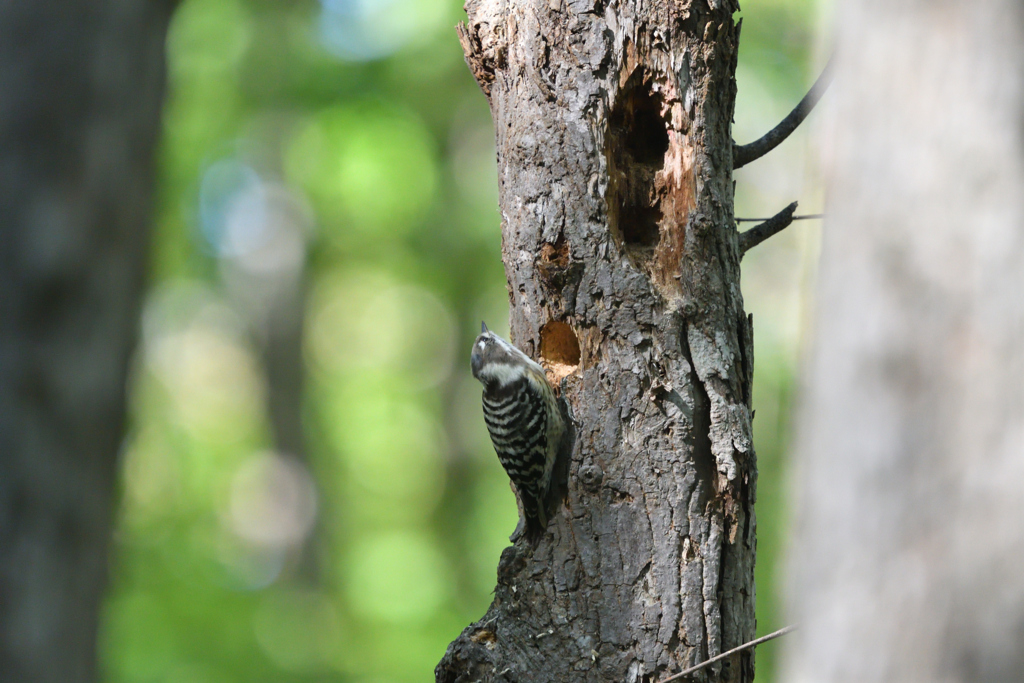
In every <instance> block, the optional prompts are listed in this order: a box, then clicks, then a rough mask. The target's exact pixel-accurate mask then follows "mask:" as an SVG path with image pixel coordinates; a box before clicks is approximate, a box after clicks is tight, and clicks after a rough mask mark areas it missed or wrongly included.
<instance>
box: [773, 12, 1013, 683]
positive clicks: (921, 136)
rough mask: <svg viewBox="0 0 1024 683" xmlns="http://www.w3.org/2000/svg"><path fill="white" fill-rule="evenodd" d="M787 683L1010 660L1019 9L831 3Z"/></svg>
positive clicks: (984, 675) (982, 670)
mask: <svg viewBox="0 0 1024 683" xmlns="http://www.w3.org/2000/svg"><path fill="white" fill-rule="evenodd" d="M836 26H837V27H839V52H838V56H839V70H838V73H837V77H836V78H837V80H836V87H837V90H836V92H835V96H836V98H837V99H836V100H834V105H835V108H834V110H833V117H832V119H831V133H832V135H831V136H830V137H829V148H830V149H831V156H830V158H829V159H827V160H826V163H827V167H828V168H829V169H830V171H829V187H830V195H829V200H828V208H827V212H828V225H827V231H826V234H825V241H824V251H823V254H822V263H821V269H820V270H821V276H820V282H819V289H818V303H817V319H816V332H815V340H814V345H815V347H814V352H813V355H812V357H811V363H810V368H809V369H810V378H809V384H808V387H807V390H806V394H805V397H804V408H803V411H802V424H801V427H800V430H799V433H800V436H799V440H798V449H799V456H800V457H799V463H800V467H801V468H802V472H801V478H800V485H799V489H800V495H801V497H802V504H800V505H799V507H798V509H799V516H798V540H799V543H798V552H797V553H796V555H795V558H794V560H793V562H792V572H793V577H792V586H791V603H792V607H793V615H792V616H793V618H794V619H795V620H798V621H799V622H800V623H801V624H802V625H803V628H802V629H801V631H800V633H799V635H798V636H796V640H793V641H791V642H790V645H791V647H790V649H789V651H788V657H787V664H786V667H785V671H786V673H787V676H786V680H789V681H799V682H803V681H808V682H809V681H814V682H815V683H828V682H839V681H850V682H853V681H856V682H857V683H872V682H874V681H900V682H901V683H902V682H906V683H914V682H916V681H979V682H981V681H993V682H994V681H1019V680H1021V678H1022V676H1024V674H1022V672H1024V569H1022V567H1024V8H1022V7H1021V5H1020V3H1018V2H1012V1H1010V0H984V1H983V2H968V1H967V0H961V1H960V2H954V1H948V2H938V3H922V2H911V1H910V0H897V1H895V2H893V1H891V0H886V1H885V2H882V0H846V1H845V2H842V3H841V4H840V8H839V12H838V14H837V17H836Z"/></svg>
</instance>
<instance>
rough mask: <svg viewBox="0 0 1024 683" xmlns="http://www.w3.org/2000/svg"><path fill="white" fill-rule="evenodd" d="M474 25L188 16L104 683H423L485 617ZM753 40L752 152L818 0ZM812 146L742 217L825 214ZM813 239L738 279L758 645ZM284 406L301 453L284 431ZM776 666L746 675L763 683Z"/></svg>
mask: <svg viewBox="0 0 1024 683" xmlns="http://www.w3.org/2000/svg"><path fill="white" fill-rule="evenodd" d="M462 16H463V14H462V11H461V8H460V7H459V4H458V3H457V2H456V1H453V0H322V2H319V3H317V2H312V1H305V2H280V1H275V0H184V2H183V3H182V5H181V6H180V8H179V10H178V12H177V14H176V16H175V18H174V22H173V25H172V29H171V33H170V36H169V39H168V54H169V94H168V100H167V104H166V109H165V126H166V128H165V133H164V140H163V144H162V152H161V162H160V164H161V165H160V191H159V200H158V205H157V207H156V211H157V230H156V235H155V240H154V245H153V247H154V248H153V264H152V271H153V273H154V276H153V282H152V290H151V294H150V296H149V298H148V303H147V306H146V311H145V316H144V323H143V342H142V344H141V346H140V349H139V353H138V356H137V359H136V363H135V366H134V373H133V380H132V387H131V423H132V429H131V433H130V436H129V438H128V440H127V442H126V446H125V451H124V458H123V461H124V467H123V477H122V482H123V484H122V500H121V508H120V513H119V525H118V531H117V535H116V539H115V547H114V548H113V576H112V587H111V591H110V593H109V598H108V600H107V603H106V607H105V614H104V621H103V629H102V652H101V657H102V662H103V669H104V672H105V673H104V676H105V679H106V680H107V681H109V682H110V683H151V682H152V683H156V682H160V683H233V682H235V681H237V682H239V683H242V682H246V683H258V682H260V681H282V682H290V681H295V682H313V681H317V682H326V681H363V682H366V683H370V682H375V683H376V682H380V683H384V682H392V681H394V682H402V681H425V680H431V678H432V670H433V667H434V665H435V664H436V663H437V661H438V660H439V659H440V657H441V655H442V653H443V651H444V648H445V647H446V645H447V643H448V642H449V641H450V640H452V639H453V638H454V637H455V636H456V635H457V634H458V633H459V631H460V630H461V629H462V628H463V627H464V626H465V625H466V624H468V623H469V622H470V621H472V620H474V619H476V618H478V617H479V616H480V615H481V614H482V613H483V612H484V610H485V608H486V606H487V604H488V603H489V600H490V592H491V589H492V588H493V584H494V580H495V567H496V564H497V559H498V555H499V553H500V552H501V550H502V548H503V547H504V546H505V545H506V544H507V537H508V534H509V533H510V532H511V531H512V529H513V528H514V526H515V522H516V508H515V502H514V499H513V496H512V493H511V491H510V490H509V487H508V484H507V479H506V477H505V475H504V473H503V472H502V470H501V467H500V465H499V464H498V461H497V459H496V458H495V456H494V453H493V450H492V449H491V446H490V444H489V441H488V439H487V435H486V432H485V431H484V429H483V422H482V420H481V416H480V409H479V393H480V392H479V388H478V387H477V386H476V384H475V383H474V381H473V380H472V378H471V377H470V375H469V372H468V362H467V358H468V348H469V345H470V343H471V342H472V339H473V337H474V336H475V334H476V332H477V330H478V328H479V321H480V320H481V319H485V320H487V322H488V324H489V325H490V326H491V328H492V329H495V330H496V331H498V332H499V333H507V324H508V323H507V297H506V293H505V281H504V273H503V270H502V265H501V259H500V233H499V215H498V211H497V182H496V171H495V161H494V143H493V131H492V127H491V121H490V116H489V112H488V109H487V105H486V102H485V100H484V97H483V95H482V94H481V93H480V92H479V90H478V89H477V86H476V85H475V83H474V82H473V80H472V78H471V77H470V75H469V72H468V70H467V69H466V67H465V65H464V63H463V61H462V54H461V50H460V48H459V45H458V42H457V40H456V38H455V34H454V31H453V30H452V27H453V26H454V24H455V23H456V22H457V21H459V20H460V19H461V18H462ZM741 16H742V17H743V38H742V48H741V52H740V67H739V74H738V79H739V93H740V94H739V104H738V108H737V115H736V128H735V137H736V139H737V140H739V141H741V142H746V141H749V140H751V139H753V138H755V137H757V136H758V135H760V134H761V133H763V132H764V131H765V130H767V129H768V128H769V127H771V126H772V125H774V123H775V122H777V121H778V120H779V119H780V118H781V117H782V116H783V115H784V114H785V113H786V112H787V111H788V110H789V108H790V107H791V106H792V105H793V104H794V103H795V102H796V101H797V100H798V99H799V97H800V96H801V95H802V94H803V91H804V89H805V87H806V85H807V84H808V83H809V82H810V80H811V79H812V77H813V75H814V74H813V73H812V72H811V46H812V35H813V31H812V26H813V24H814V17H815V14H814V7H813V6H812V3H811V2H810V0H784V1H783V0H747V1H746V2H745V3H744V8H743V12H742V13H741ZM806 149H807V137H806V133H805V132H801V133H798V135H796V136H794V138H792V139H791V140H790V141H788V142H787V143H786V144H785V145H783V147H781V148H780V149H779V150H778V151H777V152H776V153H774V154H773V155H771V156H770V157H768V158H766V159H764V160H761V161H758V162H756V163H755V164H753V165H752V166H751V167H748V168H746V169H743V170H741V171H740V172H739V173H738V174H737V181H738V184H737V215H741V216H743V215H746V216H750V215H770V214H771V213H774V212H775V211H777V210H778V209H779V208H781V207H782V206H784V205H785V204H786V203H788V202H789V201H792V200H793V199H799V200H801V211H804V210H806V211H814V210H817V209H818V208H820V206H819V204H818V201H819V200H818V194H819V192H818V189H817V184H816V182H815V181H814V172H813V168H812V167H811V166H810V165H809V164H808V162H807V161H806V159H807V154H806ZM814 231H815V227H814V226H812V225H809V224H806V223H804V224H798V225H797V226H795V227H794V228H791V229H790V230H789V231H787V232H786V233H783V234H782V235H780V236H779V237H777V238H775V239H774V240H772V241H771V242H769V243H767V244H766V245H764V246H762V247H760V248H759V249H758V250H756V251H755V252H753V253H752V254H751V255H748V257H747V258H746V259H745V261H744V295H745V297H746V301H747V306H748V310H751V311H752V312H753V313H754V316H755V331H756V354H757V375H756V379H755V385H754V386H755V391H754V402H755V408H756V413H757V417H756V420H755V423H754V425H755V439H756V445H757V451H758V456H759V463H760V481H759V496H758V503H757V514H758V522H759V524H758V527H759V536H760V543H759V558H758V565H757V583H758V623H759V629H758V630H759V632H767V631H768V630H771V629H773V628H777V627H778V626H780V625H782V622H781V617H780V615H779V614H778V604H779V603H778V599H777V590H776V586H775V575H776V565H777V559H778V558H779V557H780V548H781V545H782V543H783V542H784V538H785V508H784V501H783V499H784V491H783V486H782V482H783V473H784V465H785V448H786V444H787V439H788V431H787V425H788V421H789V412H790V404H791V396H792V385H793V379H792V378H793V371H794V366H795V359H796V354H797V348H798V344H799V334H800V329H801V327H802V325H801V323H802V320H801V316H802V315H803V314H802V310H803V309H802V305H801V304H802V298H801V292H802V291H804V290H805V289H806V281H807V279H808V278H809V277H810V276H811V275H812V273H811V264H813V261H814V257H815V255H816V234H815V232H814ZM282 368H283V370H282ZM289 368H290V369H291V371H292V372H291V374H292V375H295V376H297V377H299V378H301V380H302V382H303V384H302V386H301V387H299V386H298V385H297V384H296V383H295V382H294V381H293V382H291V383H289V382H288V381H286V380H287V377H289V376H291V375H289V372H288V370H289ZM282 373H283V374H282ZM282 376H283V377H285V378H286V380H285V381H282V380H281V379H280V377H282ZM275 378H277V379H275ZM300 389H301V393H299V391H300ZM298 396H301V400H300V401H295V400H290V398H294V397H298ZM289 403H290V404H295V405H299V406H301V410H300V413H298V414H297V417H298V418H299V419H301V423H302V425H303V429H302V436H303V439H302V440H301V441H299V442H296V441H295V440H294V439H293V440H291V442H289V441H288V439H284V438H282V434H281V433H280V432H281V431H283V430H284V428H283V427H281V426H280V425H281V424H282V423H281V422H280V421H279V419H285V418H286V417H287V416H286V415H285V418H279V419H278V420H277V421H276V419H275V417H274V416H275V414H276V413H275V410H277V411H279V412H280V411H281V410H282V408H281V405H282V404H284V405H287V404H289ZM275 406H276V407H275ZM283 410H284V413H287V407H286V408H284V409H283ZM773 655H774V651H773V649H772V646H766V647H764V648H762V649H760V650H759V651H758V681H770V680H772V671H773V663H774V657H773Z"/></svg>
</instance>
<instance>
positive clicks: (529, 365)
mask: <svg viewBox="0 0 1024 683" xmlns="http://www.w3.org/2000/svg"><path fill="white" fill-rule="evenodd" d="M470 364H471V367H472V368H473V377H476V378H477V379H478V380H480V382H481V383H482V384H483V385H484V386H485V387H487V388H488V389H492V388H499V387H503V386H506V385H508V384H511V383H512V382H515V381H516V380H518V379H521V378H522V377H523V375H524V374H526V373H527V372H533V373H536V374H537V375H539V376H540V377H541V378H543V377H544V369H543V368H542V367H541V366H540V365H538V364H537V363H535V362H534V361H532V360H531V359H530V357H529V356H527V355H526V354H525V353H523V352H522V351H520V350H519V349H517V348H516V347H514V346H512V345H511V344H510V343H508V342H507V341H505V340H504V339H502V338H501V337H499V336H498V335H496V334H494V333H493V332H491V331H490V330H488V329H487V325H486V324H485V323H481V324H480V336H479V337H477V338H476V341H475V342H473V355H472V356H470Z"/></svg>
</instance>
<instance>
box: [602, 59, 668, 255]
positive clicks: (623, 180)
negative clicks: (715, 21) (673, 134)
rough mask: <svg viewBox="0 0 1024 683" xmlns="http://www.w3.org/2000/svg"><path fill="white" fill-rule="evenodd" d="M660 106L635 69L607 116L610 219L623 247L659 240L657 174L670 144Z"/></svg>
mask: <svg viewBox="0 0 1024 683" xmlns="http://www.w3.org/2000/svg"><path fill="white" fill-rule="evenodd" d="M662 105H663V102H662V99H661V96H660V95H659V94H658V93H656V92H654V90H653V89H652V88H651V83H650V81H649V80H648V79H647V78H646V76H645V72H644V70H643V69H637V70H636V71H635V72H634V73H633V75H632V76H630V78H629V80H628V81H627V82H626V84H625V85H624V86H623V87H622V90H621V91H620V92H619V96H618V98H617V99H616V102H615V106H614V107H613V109H612V112H611V114H610V116H609V118H608V162H609V163H608V169H609V184H608V185H609V192H608V198H609V202H608V205H609V214H610V215H609V222H610V223H611V226H612V230H613V231H614V232H615V233H616V235H617V236H618V237H619V238H620V239H621V240H622V242H623V244H624V245H625V246H626V247H627V248H640V249H641V250H644V251H649V250H651V249H653V247H655V246H657V244H658V241H659V238H660V231H659V228H658V224H659V223H660V222H661V219H662V211H661V198H660V197H659V196H658V193H657V191H656V190H655V175H656V174H657V173H658V171H660V170H661V169H662V167H663V166H664V165H665V153H666V152H667V151H668V147H669V137H668V126H667V125H666V123H665V119H664V118H663V117H662Z"/></svg>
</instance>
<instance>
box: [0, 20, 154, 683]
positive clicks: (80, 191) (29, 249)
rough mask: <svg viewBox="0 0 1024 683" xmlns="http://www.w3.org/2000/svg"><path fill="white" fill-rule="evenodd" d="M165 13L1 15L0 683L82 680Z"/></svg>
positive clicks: (145, 199)
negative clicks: (0, 682) (1, 680)
mask: <svg viewBox="0 0 1024 683" xmlns="http://www.w3.org/2000/svg"><path fill="white" fill-rule="evenodd" d="M171 5H172V3H171V2H152V1H143V0H135V1H127V2H126V1H123V0H119V1H117V2H95V1H93V2H89V1H84V0H76V1H74V2H62V3H46V2H6V3H0V678H2V679H3V680H4V681H9V682H11V683H20V682H22V681H24V682H26V683H27V682H28V681H31V682H32V683H86V682H88V681H92V680H94V678H95V661H96V655H95V649H96V624H97V620H98V616H99V608H100V599H101V596H102V592H103V588H104V586H105V583H106V568H107V552H108V546H109V540H110V533H111V520H112V517H113V512H114V493H115V481H116V464H117V453H118V450H119V448H120V442H121V437H122V426H123V423H124V396H125V375H126V374H127V365H128V359H129V356H130V353H131V350H132V346H133V343H134V340H135V336H136V328H137V326H138V308H139V303H140V300H141V285H142V273H143V270H144V265H145V262H146V257H147V251H146V245H147V242H148V240H147V235H148V232H149V210H150V198H151V195H152V192H151V190H152V184H153V183H152V177H153V149H154V147H155V143H156V140H157V133H158V131H159V120H160V107H161V102H162V95H163V83H164V36H165V33H166V28H167V21H168V17H169V15H170V12H171Z"/></svg>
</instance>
